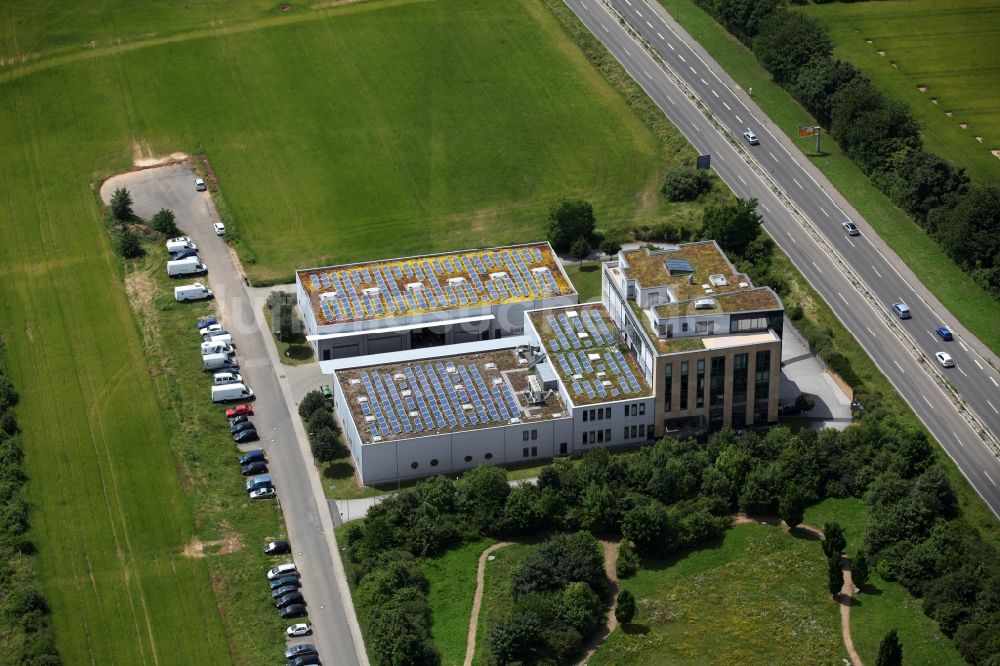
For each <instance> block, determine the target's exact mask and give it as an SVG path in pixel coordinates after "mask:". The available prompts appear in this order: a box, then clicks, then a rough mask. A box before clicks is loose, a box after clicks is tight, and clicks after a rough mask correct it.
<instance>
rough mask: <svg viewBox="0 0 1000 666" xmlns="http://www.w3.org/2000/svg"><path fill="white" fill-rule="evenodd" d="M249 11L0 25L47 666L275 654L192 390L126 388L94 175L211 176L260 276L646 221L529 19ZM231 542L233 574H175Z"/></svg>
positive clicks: (573, 70)
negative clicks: (146, 159)
mask: <svg viewBox="0 0 1000 666" xmlns="http://www.w3.org/2000/svg"><path fill="white" fill-rule="evenodd" d="M273 7H274V6H273V5H270V4H268V5H265V4H264V3H259V2H255V3H236V4H232V3H231V4H230V6H227V7H224V8H223V7H215V6H202V7H182V6H180V5H170V4H169V3H158V4H156V6H152V5H149V4H148V3H145V4H142V5H136V4H135V3H125V2H111V3H104V4H102V5H100V6H94V7H91V8H79V9H78V8H69V7H67V6H66V3H62V2H43V3H41V4H38V3H30V4H27V5H25V4H23V3H21V4H17V5H15V4H12V3H4V4H3V5H2V6H0V44H2V46H0V53H5V54H7V55H8V56H9V55H11V54H17V53H20V54H22V55H25V56H26V57H25V58H23V59H22V58H15V60H14V62H11V61H10V60H9V59H6V58H5V60H4V61H3V64H0V152H2V154H3V155H4V159H3V160H2V161H0V300H2V302H3V305H0V330H2V331H3V334H4V337H5V342H6V347H7V363H8V367H9V369H10V374H11V377H12V379H13V380H14V381H15V383H16V384H17V386H18V388H19V390H20V392H21V395H22V405H21V407H20V408H19V416H20V420H21V423H22V427H23V428H24V430H25V445H26V448H27V459H26V469H27V473H28V474H29V476H30V479H31V480H30V484H29V487H28V492H29V494H30V498H31V501H32V502H33V504H34V506H35V508H36V510H35V511H34V512H33V517H32V520H33V533H32V536H33V539H34V540H35V543H36V544H37V546H38V548H39V551H40V557H39V571H40V577H41V582H42V585H43V589H44V592H45V594H46V596H47V598H48V601H49V603H50V605H51V606H52V608H53V619H52V621H53V627H54V631H55V635H56V639H57V642H58V646H59V649H60V652H61V654H62V656H63V658H64V659H65V661H66V662H67V663H87V662H90V663H100V664H153V663H156V664H167V663H178V664H190V663H209V662H211V663H226V662H227V661H228V660H229V659H235V660H236V661H239V662H242V663H263V662H273V661H274V659H275V657H276V656H277V655H276V650H277V647H278V642H276V641H274V639H273V638H272V633H271V632H273V631H275V628H273V627H271V626H270V624H271V621H273V620H274V617H273V616H272V615H271V614H270V613H269V612H266V611H265V613H264V614H263V615H258V614H257V611H256V610H251V609H256V608H257V602H258V601H259V600H258V599H257V597H258V596H260V595H262V594H264V592H265V591H264V589H263V588H262V587H260V586H259V585H258V581H257V576H258V571H259V568H258V565H259V564H261V563H260V562H258V560H259V559H260V557H261V556H260V554H259V549H258V548H257V547H256V544H257V543H259V541H257V539H260V538H263V536H265V535H273V532H274V531H276V530H277V529H278V528H277V524H278V516H277V514H276V513H272V514H270V515H269V514H268V511H269V510H268V509H265V508H263V507H255V508H254V509H253V511H254V512H255V513H253V514H247V513H246V512H247V511H251V509H249V508H246V507H243V506H241V505H239V504H237V502H242V501H243V498H242V495H241V493H240V492H238V490H239V489H238V487H237V486H236V485H229V484H232V483H233V481H232V479H231V477H230V476H229V474H230V471H229V469H228V466H229V465H231V464H232V461H231V459H230V458H231V456H232V455H233V450H232V449H231V445H228V447H229V448H228V449H227V448H220V447H222V446H223V445H222V442H224V441H225V438H224V437H223V439H222V440H221V441H220V440H214V439H211V438H207V439H206V438H203V437H201V435H202V434H203V433H204V432H206V430H207V429H208V428H210V427H214V426H210V424H209V422H208V421H207V420H206V419H208V418H209V417H208V415H207V414H203V413H201V412H200V410H199V409H194V410H193V411H188V410H189V408H190V407H191V405H192V404H194V403H192V402H190V401H192V400H197V402H198V404H199V405H200V404H202V403H203V400H204V399H203V394H202V393H197V395H194V394H193V393H189V391H200V390H204V389H203V387H200V388H197V389H195V388H192V387H194V386H196V384H194V383H192V382H194V381H196V380H195V379H194V378H192V377H190V376H187V375H186V374H184V373H185V372H186V371H182V370H180V369H179V368H178V369H177V372H178V373H179V374H177V375H174V374H172V372H173V366H172V365H171V364H169V363H165V362H164V359H166V358H169V356H159V357H157V358H154V359H153V360H152V366H153V367H154V368H155V370H154V372H153V373H151V372H150V360H149V359H147V358H146V357H145V356H144V348H143V346H142V335H145V336H146V340H147V343H148V342H150V340H151V341H152V342H153V343H154V344H164V340H166V341H167V342H169V339H168V338H165V339H164V340H159V341H157V340H156V339H154V338H151V337H150V336H155V332H154V331H153V329H154V328H155V326H154V325H153V324H152V323H151V321H152V319H153V318H159V319H160V320H161V323H163V324H164V325H165V326H168V325H172V323H173V319H172V317H173V314H174V312H173V310H172V309H171V307H172V306H169V304H168V303H165V302H163V301H162V299H159V298H158V297H157V298H156V299H154V300H153V304H152V306H151V308H152V309H151V310H150V312H151V314H152V315H156V317H150V318H146V319H140V320H138V321H137V319H136V318H135V317H134V316H133V314H132V312H131V311H130V309H129V306H128V302H127V299H126V296H125V293H124V291H123V290H122V288H121V286H120V278H121V275H120V273H119V271H118V269H117V268H116V266H117V264H116V262H115V260H114V258H113V255H112V251H111V248H110V245H109V243H108V241H107V236H106V233H105V227H104V222H103V220H102V219H101V218H100V215H99V212H98V205H97V202H96V197H95V195H94V191H93V190H94V188H96V182H98V181H99V180H100V179H101V178H102V177H103V176H104V175H106V174H108V173H113V172H116V171H120V170H125V169H127V168H129V165H130V164H131V161H132V159H133V158H134V157H136V156H145V155H149V154H156V153H167V152H171V151H175V150H183V151H187V152H189V153H192V154H195V153H204V154H207V155H209V156H210V158H211V160H212V164H213V165H214V167H215V169H216V175H217V176H218V177H219V179H220V183H221V185H222V186H223V187H224V188H225V189H226V193H227V197H228V201H230V202H232V204H233V208H234V214H235V217H236V219H237V220H238V221H239V223H238V224H239V226H240V227H241V228H239V229H234V231H235V232H237V233H240V232H242V234H241V235H242V236H243V238H244V239H245V242H246V245H245V247H244V248H243V250H244V259H245V260H246V261H247V262H248V264H249V267H250V269H251V271H253V273H254V275H255V276H257V277H262V278H267V277H274V276H279V275H280V276H288V275H290V274H291V271H292V270H293V269H294V268H295V267H297V266H299V265H301V264H304V263H319V262H320V261H337V260H344V259H352V260H356V259H363V258H365V257H370V256H384V255H393V254H400V253H405V252H408V251H416V250H418V249H419V250H420V251H429V250H435V249H442V248H445V247H460V246H468V245H476V244H493V243H501V242H506V241H510V240H519V241H521V240H529V239H532V238H537V237H539V236H540V229H541V221H542V217H543V216H544V212H545V210H546V209H547V208H548V206H549V204H550V203H551V202H552V201H554V200H556V199H558V198H559V197H561V196H587V197H588V198H589V199H591V200H592V201H593V202H594V203H595V206H596V207H597V210H598V212H599V215H600V217H601V219H602V220H603V221H606V222H608V223H611V224H613V223H615V222H616V221H623V220H629V219H632V218H633V217H635V216H636V215H639V214H640V213H641V214H644V215H645V214H648V213H649V211H650V210H655V209H656V208H657V206H658V203H657V199H656V197H655V186H656V184H657V181H658V170H659V168H660V162H661V157H662V154H661V151H662V148H661V145H660V142H659V138H658V137H657V136H656V135H654V134H653V133H652V132H651V131H649V130H648V129H647V128H646V126H645V125H643V124H642V123H641V122H640V121H639V120H638V119H637V118H636V117H635V116H634V115H633V114H631V113H630V112H629V110H628V108H627V107H626V105H625V103H624V102H623V101H622V99H621V98H620V97H619V96H618V95H617V94H616V93H615V92H613V91H612V90H611V89H610V88H609V87H608V85H607V84H606V83H605V82H604V81H603V80H602V79H601V78H600V76H599V75H598V74H597V73H596V72H595V71H594V70H593V69H591V68H590V67H589V65H587V63H586V61H585V60H584V59H583V57H582V56H581V55H580V54H579V52H578V51H577V50H575V49H574V48H573V47H572V46H571V45H570V44H569V43H568V42H567V41H566V39H565V38H564V37H562V36H561V33H560V28H559V27H558V26H557V24H556V23H555V22H554V21H553V19H552V18H551V16H550V15H548V14H546V13H544V12H543V11H541V10H539V8H538V7H537V6H536V5H534V4H533V3H531V2H527V1H524V2H518V3H514V4H510V3H508V4H505V5H504V6H503V7H500V6H499V5H496V3H488V2H458V1H454V0H453V1H443V2H435V3H429V2H383V3H363V4H358V5H353V6H349V7H344V8H340V9H334V10H316V11H313V10H309V11H305V10H302V11H299V10H296V11H293V12H289V13H287V14H285V13H281V12H278V11H276V10H274V8H273ZM415 25H419V26H420V29H419V30H412V27H413V26H415ZM149 33H155V34H149ZM91 42H93V43H92V44H91ZM651 192H653V193H654V196H650V193H651ZM427 220H433V224H427V223H425V222H426V221H427ZM178 222H179V224H180V225H181V227H183V226H184V222H185V221H184V220H179V221H178ZM500 222H502V223H503V224H502V225H501V224H500ZM373 239H378V241H377V242H373ZM253 262H256V263H253ZM186 316H187V315H185V321H186V322H187V323H186V326H189V325H190V322H189V321H187V319H186ZM188 333H190V331H188V330H186V329H185V330H184V335H187V334H188ZM165 335H166V334H165ZM192 396H193V397H192ZM167 405H169V406H170V409H167V410H166V411H164V407H165V406H167ZM174 410H176V411H174ZM189 413H190V414H193V416H190V417H189V416H187V415H188V414H189ZM181 414H184V417H183V418H182V417H181ZM223 469H225V472H223V471H222V470H223ZM223 473H224V474H225V476H222V474H223ZM258 514H259V515H258ZM195 516H197V518H196V517H195ZM221 517H225V518H227V519H228V520H229V522H228V525H229V527H228V528H227V527H226V525H225V524H224V523H223V522H222V521H221V520H220V518H221ZM242 521H247V522H246V523H245V524H244V522H242ZM237 537H240V538H242V539H243V542H244V544H245V547H244V548H240V549H237V550H236V552H234V553H233V554H231V555H225V556H218V557H206V558H200V557H187V556H185V555H183V552H184V548H185V546H193V545H194V539H195V538H197V539H198V540H200V541H202V542H215V541H223V542H227V543H230V545H232V546H234V547H235V542H236V541H239V538H237ZM223 547H224V544H215V545H212V544H209V545H208V546H207V550H206V552H209V553H211V552H213V551H217V550H218V549H219V548H223ZM194 550H197V549H196V548H195V549H194ZM218 606H222V607H223V610H222V614H224V619H223V618H222V617H220V610H219V608H218ZM180 637H183V640H179V638H180Z"/></svg>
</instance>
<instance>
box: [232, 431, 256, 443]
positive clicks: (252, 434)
mask: <svg viewBox="0 0 1000 666" xmlns="http://www.w3.org/2000/svg"><path fill="white" fill-rule="evenodd" d="M258 439H260V438H259V437H258V436H257V430H256V428H250V429H249V430H240V431H239V432H238V433H236V434H235V435H233V441H234V442H236V443H237V444H242V443H243V442H255V441H257V440H258Z"/></svg>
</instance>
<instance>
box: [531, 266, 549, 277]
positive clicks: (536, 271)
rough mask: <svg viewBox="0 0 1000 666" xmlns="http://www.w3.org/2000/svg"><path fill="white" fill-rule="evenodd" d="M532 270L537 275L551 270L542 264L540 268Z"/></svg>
mask: <svg viewBox="0 0 1000 666" xmlns="http://www.w3.org/2000/svg"><path fill="white" fill-rule="evenodd" d="M531 272H532V273H534V274H535V275H545V274H546V273H548V272H549V269H548V268H547V267H546V266H540V267H539V268H532V269H531Z"/></svg>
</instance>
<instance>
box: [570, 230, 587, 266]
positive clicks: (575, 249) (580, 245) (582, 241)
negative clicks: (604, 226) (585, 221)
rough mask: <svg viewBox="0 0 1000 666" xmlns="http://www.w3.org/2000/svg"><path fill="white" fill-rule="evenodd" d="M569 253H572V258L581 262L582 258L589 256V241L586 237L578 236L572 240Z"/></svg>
mask: <svg viewBox="0 0 1000 666" xmlns="http://www.w3.org/2000/svg"><path fill="white" fill-rule="evenodd" d="M569 253H570V254H571V255H573V258H574V259H576V260H577V261H580V262H583V260H584V259H586V258H587V257H589V256H590V243H589V242H588V241H587V239H586V238H584V237H583V236H580V237H579V238H577V239H576V240H575V241H573V245H572V246H570V249H569Z"/></svg>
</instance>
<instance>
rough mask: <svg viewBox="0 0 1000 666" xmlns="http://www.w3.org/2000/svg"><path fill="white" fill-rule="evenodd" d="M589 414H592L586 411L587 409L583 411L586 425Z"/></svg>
mask: <svg viewBox="0 0 1000 666" xmlns="http://www.w3.org/2000/svg"><path fill="white" fill-rule="evenodd" d="M588 414H590V412H589V411H587V410H586V409H585V410H583V422H584V423H586V422H587V415H588Z"/></svg>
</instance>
